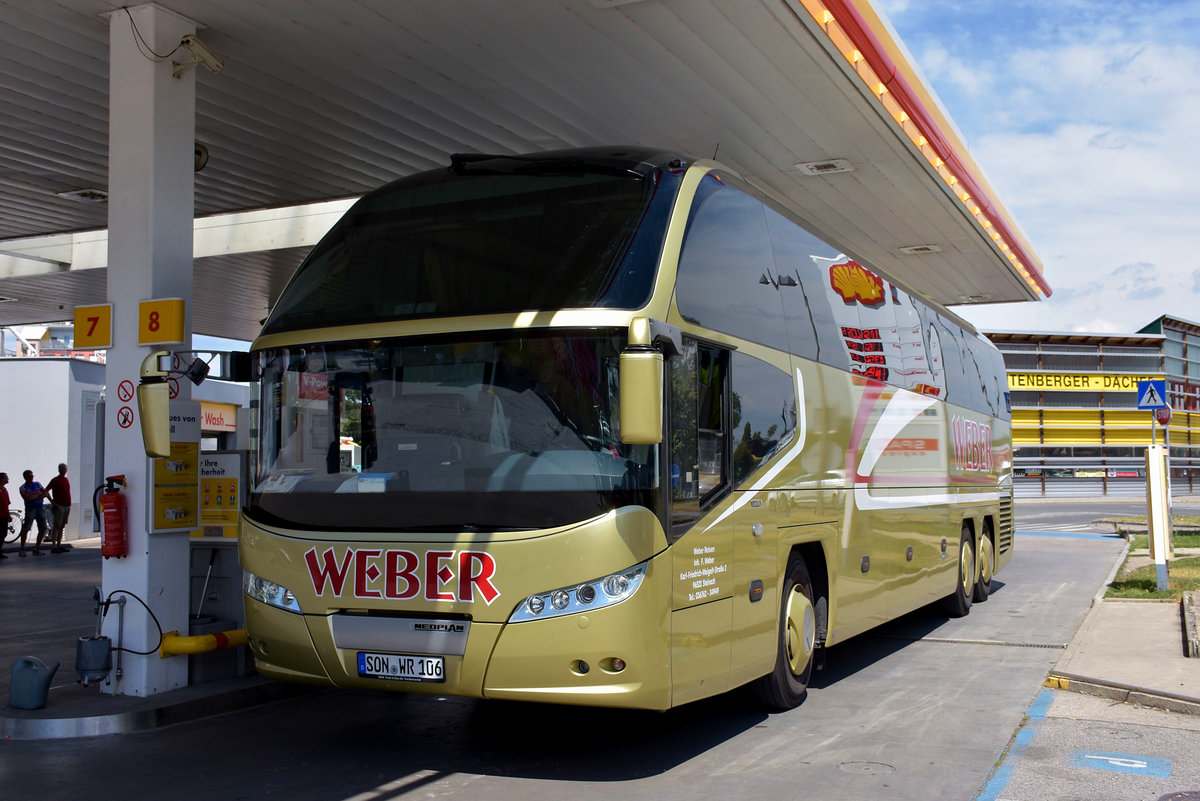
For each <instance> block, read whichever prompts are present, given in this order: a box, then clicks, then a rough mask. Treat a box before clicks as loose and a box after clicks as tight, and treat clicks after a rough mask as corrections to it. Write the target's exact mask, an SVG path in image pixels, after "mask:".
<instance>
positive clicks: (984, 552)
mask: <svg viewBox="0 0 1200 801" xmlns="http://www.w3.org/2000/svg"><path fill="white" fill-rule="evenodd" d="M993 531H994V528H993V526H992V520H991V518H985V519H984V521H983V533H982V534H980V535H979V547H978V549H977V550H976V552H975V561H976V562H977V563H978V565H977V571H976V572H977V573H978V577H977V578H976V579H975V591H974V595H973V599H972V600H974V602H975V603H977V604H978V603H983V602H984V601H986V600H987V599H988V596H990V595H991V594H992V577H993V576H994V575H995V573H996V537H995V534H994V533H993Z"/></svg>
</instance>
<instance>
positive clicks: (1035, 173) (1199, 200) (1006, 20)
mask: <svg viewBox="0 0 1200 801" xmlns="http://www.w3.org/2000/svg"><path fill="white" fill-rule="evenodd" d="M872 5H873V6H874V7H875V8H876V9H877V10H879V11H882V12H883V14H884V15H886V16H887V18H888V19H889V21H890V22H891V23H892V26H893V28H894V29H895V31H896V32H897V33H898V34H899V37H900V39H901V41H902V42H903V43H904V45H905V46H906V47H907V49H908V51H909V53H910V54H911V56H912V60H913V62H914V64H915V65H916V67H917V69H918V70H919V71H920V73H921V74H922V75H923V77H924V79H925V82H926V85H927V86H929V87H931V88H932V89H933V91H934V92H935V93H936V94H937V96H938V97H939V98H940V99H941V101H942V105H943V110H944V111H945V112H946V113H947V115H948V116H949V117H950V119H952V120H953V121H954V124H955V125H956V126H957V128H958V129H959V133H960V135H961V137H962V138H963V141H964V142H965V143H966V145H967V148H968V150H969V152H970V154H971V157H972V158H973V159H974V160H975V162H976V163H977V164H978V165H979V166H980V167H981V168H982V170H983V173H984V175H985V177H986V179H987V181H988V182H989V183H990V184H991V186H992V188H993V189H994V190H995V192H996V195H997V197H998V198H999V201H1000V203H1001V205H1003V206H1004V207H1005V208H1006V209H1007V210H1008V213H1009V215H1010V216H1011V217H1012V218H1013V219H1015V220H1016V223H1017V225H1018V227H1019V228H1020V229H1021V230H1022V231H1023V232H1024V234H1025V237H1026V239H1027V240H1028V241H1029V243H1030V244H1031V245H1032V247H1033V250H1034V252H1035V253H1036V254H1037V255H1038V257H1039V258H1040V260H1041V262H1042V267H1043V274H1044V275H1045V276H1046V278H1047V280H1048V281H1049V283H1050V286H1051V287H1052V289H1053V290H1054V291H1053V294H1052V295H1051V296H1050V297H1049V298H1048V299H1046V300H1043V301H1041V302H1037V303H1014V304H990V305H981V306H958V307H955V308H954V311H955V312H957V313H958V314H960V315H961V316H963V317H965V318H966V319H967V320H969V321H971V322H972V323H974V324H975V325H976V326H977V327H979V328H981V329H982V330H985V331H1088V332H1102V333H1131V332H1134V331H1137V330H1138V329H1140V328H1141V327H1143V326H1144V325H1146V324H1147V323H1149V322H1151V321H1153V320H1155V319H1157V318H1158V317H1160V316H1161V315H1163V314H1168V315H1171V316H1173V317H1179V318H1182V319H1184V320H1189V321H1193V322H1200V257H1197V255H1196V254H1197V249H1198V248H1200V156H1198V154H1197V146H1198V145H1200V0H1175V2H1169V1H1168V0H1161V1H1160V2H1155V1H1154V0H1138V2H1127V1H1126V0H872Z"/></svg>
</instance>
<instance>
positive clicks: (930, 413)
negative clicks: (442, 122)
mask: <svg viewBox="0 0 1200 801" xmlns="http://www.w3.org/2000/svg"><path fill="white" fill-rule="evenodd" d="M250 361H251V366H252V370H253V377H254V383H253V384H252V391H251V397H252V400H251V407H252V408H251V419H252V423H251V427H252V429H253V432H252V437H251V438H252V440H253V446H252V447H253V450H252V453H251V473H252V475H251V477H250V492H249V499H248V502H247V505H246V507H245V509H244V511H243V516H242V523H241V538H240V558H241V563H242V567H243V569H244V584H243V586H244V590H245V606H246V628H247V632H248V635H249V641H250V647H251V649H252V650H253V653H254V657H255V661H256V663H257V667H258V671H259V672H260V673H261V674H263V675H264V676H268V677H270V678H273V679H280V680H285V681H297V682H308V683H315V684H326V685H336V686H339V687H357V688H372V689H380V688H382V689H391V690H399V691H404V692H430V693H438V694H453V695H464V696H472V697H476V698H505V699H525V700H530V701H543V702H557V703H568V704H591V705H604V706H624V707H641V708H650V709H666V708H668V707H672V706H677V705H679V704H683V703H687V702H689V701H695V700H697V699H700V698H704V697H707V696H711V695H714V694H717V693H722V692H725V691H727V690H730V689H733V688H735V687H740V686H742V685H750V686H751V688H752V689H753V690H754V691H755V694H756V695H757V696H758V697H759V698H760V699H761V700H762V702H764V703H766V704H767V705H769V706H771V707H774V708H780V709H784V708H790V707H794V706H796V705H797V704H799V703H800V702H801V701H802V700H803V698H804V696H805V691H806V687H807V685H808V682H809V679H810V676H811V672H812V670H813V669H814V665H817V664H819V662H820V660H821V655H822V650H821V649H824V648H826V647H827V646H830V645H833V644H835V643H839V642H842V641H844V640H846V639H847V638H849V637H852V636H854V635H856V634H858V633H860V632H863V631H866V630H868V629H870V628H872V627H874V626H877V625H879V624H880V623H883V622H884V621H886V620H890V619H892V618H896V617H898V616H900V615H903V614H905V613H907V612H910V611H912V610H915V609H917V608H919V607H922V606H925V605H927V604H930V603H933V602H940V603H941V604H942V605H943V606H944V607H945V611H946V613H948V614H949V615H951V616H961V615H965V614H967V612H968V611H969V609H970V607H971V604H972V602H973V601H982V600H984V599H986V598H987V596H988V593H989V591H990V588H991V582H992V576H993V574H994V572H995V571H996V570H998V569H1000V568H1001V567H1003V566H1004V565H1005V564H1006V563H1007V562H1008V561H1009V560H1010V559H1011V557H1012V550H1013V531H1012V481H1011V461H1012V459H1011V441H1010V426H1009V419H1010V414H1009V398H1008V393H1007V392H1006V386H1005V381H1004V375H1005V373H1004V365H1003V362H1002V360H1001V358H1000V356H999V354H998V352H997V351H996V350H995V348H993V347H992V346H991V344H990V343H988V342H987V341H986V340H985V339H984V338H983V337H981V336H980V335H979V334H978V333H977V332H976V331H974V330H973V329H972V328H971V327H970V326H969V325H968V324H966V323H965V322H963V321H962V320H960V319H958V318H957V317H955V316H953V315H952V314H950V313H949V312H948V311H946V310H945V309H942V308H939V307H937V306H935V305H932V304H930V303H929V302H927V301H925V300H924V299H923V298H920V297H919V296H917V295H915V294H914V293H913V292H911V291H908V290H906V289H905V288H903V287H901V286H900V285H898V284H897V283H896V282H895V281H893V280H892V279H890V278H888V277H887V275H886V273H885V272H884V270H883V269H882V265H875V264H867V263H864V262H863V261H862V260H858V259H854V258H851V257H849V256H847V255H845V254H844V253H842V252H841V251H840V250H839V248H838V247H836V246H834V245H831V244H829V243H827V242H826V241H824V240H822V239H821V238H820V237H818V236H816V235H814V234H813V233H812V231H811V230H810V228H809V227H806V226H805V224H804V223H803V222H802V221H800V220H798V219H796V218H795V217H794V216H793V215H792V214H790V213H788V212H786V211H784V210H783V207H782V206H780V205H779V204H777V203H776V202H774V201H772V200H771V199H770V198H768V197H766V196H764V195H763V194H762V193H761V192H760V191H758V190H756V189H755V188H754V187H752V186H750V185H749V184H748V183H747V182H746V181H744V180H743V179H741V178H740V177H739V176H738V175H737V174H735V173H734V172H732V171H730V170H729V169H726V168H724V167H722V166H721V165H719V164H716V163H713V162H706V161H694V160H689V159H687V158H684V157H681V156H679V155H677V154H671V153H662V152H658V151H655V150H651V149H645V148H590V149H582V150H570V151H559V152H553V153H542V154H533V155H525V156H493V155H455V156H452V157H451V159H450V164H449V165H448V166H447V167H445V168H442V169H436V170H432V171H430V172H426V173H422V174H418V175H413V176H410V177H407V178H403V179H401V180H398V181H395V182H393V183H391V184H388V185H387V186H384V187H383V188H381V189H379V190H377V191H374V192H372V193H370V194H368V195H367V196H365V197H364V198H363V199H361V200H360V201H359V202H358V203H356V204H355V205H354V207H353V208H352V209H350V211H348V212H347V213H346V215H345V216H344V217H343V218H342V219H341V221H339V222H338V223H337V225H336V226H335V227H334V228H333V229H332V230H331V231H330V232H329V234H328V235H327V236H325V238H324V239H322V240H321V242H320V243H319V244H318V245H317V246H316V247H315V248H314V249H313V251H312V252H311V253H310V254H309V256H308V257H307V258H306V259H305V260H304V262H303V263H302V264H301V265H300V267H299V268H298V269H297V271H296V274H295V275H294V276H293V278H292V279H291V281H290V283H289V284H288V285H287V287H286V288H285V289H284V291H283V293H282V295H281V297H280V298H279V301H278V303H277V304H276V305H275V307H274V309H273V310H272V311H271V313H270V315H269V316H268V318H267V320H266V322H265V324H264V326H263V329H262V333H261V335H260V336H259V338H258V339H257V340H256V341H255V342H254V344H253V347H252V348H251V354H250Z"/></svg>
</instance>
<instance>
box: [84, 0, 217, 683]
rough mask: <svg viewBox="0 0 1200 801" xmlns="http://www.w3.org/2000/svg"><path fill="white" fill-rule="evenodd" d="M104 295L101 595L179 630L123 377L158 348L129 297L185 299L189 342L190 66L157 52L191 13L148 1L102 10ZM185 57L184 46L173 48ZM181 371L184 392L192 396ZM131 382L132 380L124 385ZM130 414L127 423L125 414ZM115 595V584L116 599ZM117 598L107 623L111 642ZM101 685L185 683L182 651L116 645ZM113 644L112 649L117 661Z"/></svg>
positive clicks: (182, 571)
mask: <svg viewBox="0 0 1200 801" xmlns="http://www.w3.org/2000/svg"><path fill="white" fill-rule="evenodd" d="M108 22H109V123H108V125H109V145H108V148H109V149H108V153H109V158H108V232H109V236H108V300H109V302H110V303H112V304H113V347H112V348H111V349H110V350H109V351H108V359H107V368H106V384H107V390H106V403H105V421H104V425H105V453H104V474H105V475H116V474H124V475H125V477H126V481H127V489H126V500H127V507H128V529H127V530H128V536H129V555H128V556H127V557H125V558H123V559H108V560H106V561H105V562H104V571H103V595H104V597H106V598H107V597H109V595H110V594H112V593H113V592H114V591H115V590H124V591H126V592H128V593H132V594H134V595H136V596H137V597H138V598H140V599H141V600H142V601H143V602H144V603H145V604H146V605H147V606H149V608H150V609H152V610H153V611H154V615H155V616H157V618H158V621H159V623H160V624H161V625H162V628H163V630H164V631H172V630H177V631H179V632H180V633H181V634H187V633H188V606H189V604H188V586H189V579H188V575H189V565H188V559H189V543H188V536H187V534H179V533H176V534H155V535H150V534H148V528H149V526H148V520H147V506H148V502H149V493H150V490H151V484H152V479H153V476H152V474H151V473H150V472H149V464H148V460H147V459H146V455H145V451H144V449H143V445H142V436H141V430H140V427H139V423H140V421H138V420H137V419H136V415H137V403H136V402H129V401H127V400H125V399H124V397H125V396H126V392H125V390H124V389H122V385H123V382H126V381H128V382H131V384H132V385H134V386H136V385H137V383H138V376H139V370H140V367H141V364H142V360H143V359H144V358H145V357H146V356H147V355H149V354H150V353H151V352H152V351H153V350H155V349H156V348H153V347H147V346H144V345H139V344H138V303H139V302H140V301H143V300H153V299H161V298H183V299H184V301H185V302H186V304H187V305H186V309H187V313H186V318H185V321H184V339H185V341H184V343H183V344H181V345H178V346H173V347H176V348H178V349H187V348H190V347H191V330H192V326H191V297H192V218H193V216H194V205H195V204H194V198H193V194H194V191H195V185H194V176H193V163H194V156H193V154H194V150H195V129H196V122H195V105H196V83H195V81H196V77H195V71H194V70H192V71H188V72H186V73H184V74H183V75H182V76H181V77H179V78H176V77H174V75H173V74H172V64H171V61H172V57H166V58H163V57H162V56H165V55H166V54H168V53H171V52H172V51H174V50H175V49H176V47H177V46H178V45H179V41H180V39H181V38H182V37H183V36H184V35H185V34H189V33H195V30H196V24H195V23H194V22H192V21H191V20H189V19H187V18H186V17H182V16H180V15H178V14H175V13H174V12H171V11H168V10H166V9H164V8H161V7H159V6H156V5H154V4H153V3H150V4H146V5H140V6H135V7H132V8H129V9H128V10H125V9H121V10H117V11H113V12H110V13H109V14H108ZM173 58H174V59H176V60H178V61H185V62H186V61H188V60H190V54H188V53H187V51H180V52H177V53H175V54H174V56H173ZM187 383H188V382H187V381H182V382H180V385H181V386H180V389H181V397H183V398H185V399H186V398H188V397H190V389H189V387H188V386H186V385H187ZM125 386H129V385H125ZM123 410H124V411H123ZM130 414H132V415H133V422H132V425H128V427H126V426H125V425H122V423H126V424H127V423H128V421H129V419H130V417H129V415H130ZM119 597H120V595H119V594H118V595H114V596H113V600H114V601H115V600H116V599H117V598H119ZM117 611H118V610H117V607H116V605H115V604H114V605H113V606H112V607H111V612H110V613H109V615H108V617H107V618H106V620H105V624H104V634H105V635H107V636H109V637H111V638H112V639H113V644H114V645H116V644H117V617H118V614H117ZM124 618H125V620H124V631H123V636H122V642H121V645H122V646H123V647H124V648H126V649H129V650H130V651H150V650H152V649H155V647H156V646H157V644H158V642H159V630H158V627H157V626H156V625H155V623H154V621H153V619H152V618H151V617H150V615H149V614H148V613H147V611H146V607H145V606H143V605H142V604H141V603H139V602H138V601H137V600H135V599H133V598H129V599H128V603H126V605H125V614H124ZM120 658H121V663H122V671H123V676H122V677H121V678H120V679H117V678H116V672H115V671H114V672H113V673H112V674H110V677H109V680H108V681H107V682H105V683H104V684H103V685H102V689H103V692H106V693H110V694H117V695H137V696H148V695H155V694H157V693H161V692H165V691H167V690H172V689H175V688H178V687H184V686H186V685H187V660H186V659H184V658H179V657H176V658H173V659H161V658H160V657H159V656H158V654H157V652H155V653H152V654H150V655H146V656H142V655H134V654H131V653H128V652H125V653H122V654H121V656H120ZM115 659H116V654H114V662H115Z"/></svg>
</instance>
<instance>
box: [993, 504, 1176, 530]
mask: <svg viewBox="0 0 1200 801" xmlns="http://www.w3.org/2000/svg"><path fill="white" fill-rule="evenodd" d="M1171 508H1172V512H1173V513H1174V514H1177V515H1200V504H1196V503H1190V502H1189V503H1184V502H1181V501H1179V500H1178V499H1176V501H1175V502H1174V503H1173V504H1172V507H1171ZM1013 509H1014V520H1015V522H1016V527H1017V530H1018V531H1062V532H1083V533H1087V532H1095V533H1105V534H1112V533H1113V529H1112V526H1109V525H1097V524H1096V521H1097V520H1102V519H1104V518H1106V517H1119V516H1125V515H1141V516H1142V517H1145V515H1146V502H1145V500H1141V501H1138V500H1133V499H1114V498H1107V499H1099V500H1097V499H1091V500H1083V499H1080V500H1074V501H1047V500H1038V501H1024V500H1021V499H1019V498H1018V499H1017V501H1016V503H1015V504H1014V506H1013Z"/></svg>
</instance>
